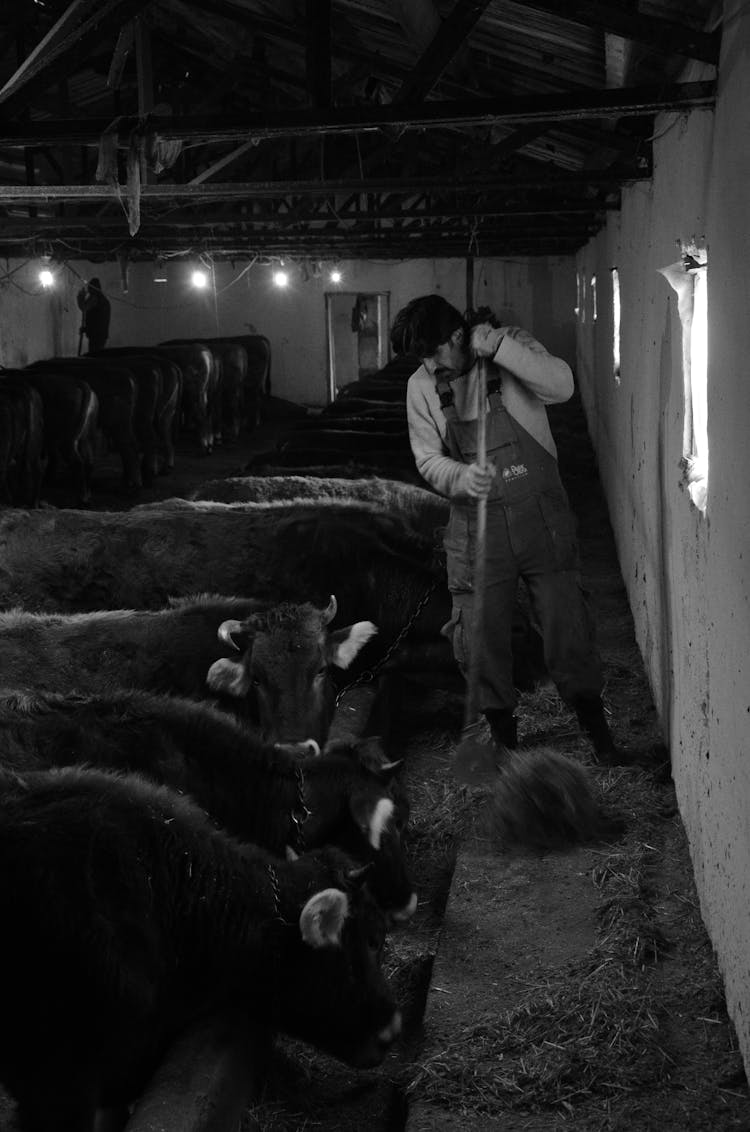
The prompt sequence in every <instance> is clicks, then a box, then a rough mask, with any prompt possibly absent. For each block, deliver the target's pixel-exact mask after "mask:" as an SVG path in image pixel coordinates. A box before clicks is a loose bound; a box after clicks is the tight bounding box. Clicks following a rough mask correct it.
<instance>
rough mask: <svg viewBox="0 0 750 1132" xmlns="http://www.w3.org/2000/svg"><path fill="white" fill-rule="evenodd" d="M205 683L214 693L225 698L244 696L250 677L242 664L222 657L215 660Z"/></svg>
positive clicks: (248, 686)
mask: <svg viewBox="0 0 750 1132" xmlns="http://www.w3.org/2000/svg"><path fill="white" fill-rule="evenodd" d="M206 683H207V684H208V686H209V688H211V690H212V691H214V692H223V693H224V695H226V696H246V695H247V693H248V691H249V689H250V677H249V675H248V673H247V671H246V669H245V666H244V664H239V663H238V662H237V661H236V660H230V659H229V658H228V657H226V656H223V657H221V659H220V660H215V661H214V663H213V664H212V665H211V667H210V668H209V670H208V672H207V673H206Z"/></svg>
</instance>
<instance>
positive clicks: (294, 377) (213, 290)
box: [0, 257, 575, 405]
mask: <svg viewBox="0 0 750 1132" xmlns="http://www.w3.org/2000/svg"><path fill="white" fill-rule="evenodd" d="M39 266H40V265H39V262H38V261H36V260H33V261H29V262H28V263H22V262H18V261H15V262H14V261H11V262H9V263H7V264H6V265H5V269H3V267H2V265H0V364H2V365H5V366H18V365H25V364H27V363H28V362H32V361H36V360H37V359H38V358H43V357H50V356H52V355H53V354H58V353H59V354H75V353H76V351H77V349H78V329H79V326H80V313H79V310H78V307H77V305H76V301H75V297H76V293H77V291H78V290H79V288H80V287H81V285H82V282H83V280H86V279H90V278H91V277H92V276H96V277H98V278H99V279H100V281H101V284H102V288H103V290H104V292H105V294H106V295H107V297H108V298H109V300H110V303H111V306H112V321H111V329H110V338H109V343H108V344H109V345H110V346H121V345H133V344H142V345H154V344H155V343H157V342H160V341H162V340H164V339H166V338H178V337H186V336H190V337H199V336H200V335H206V336H217V335H221V334H250V333H258V334H265V335H266V337H267V338H269V339H270V342H271V356H272V375H271V376H272V388H273V392H274V394H275V395H276V396H278V397H284V398H286V399H288V400H290V401H296V402H299V403H300V404H306V405H323V404H325V402H326V400H327V397H328V395H327V389H328V383H327V375H328V339H327V328H326V304H325V295H326V291H332V290H336V289H338V290H340V291H347V292H356V291H361V292H373V291H382V292H386V293H388V295H389V303H390V312H391V318H393V316H394V315H395V314H396V312H397V311H398V310H399V309H400V307H402V306H403V305H404V304H405V303H407V302H408V301H409V299H412V298H414V297H415V296H417V295H421V294H427V293H430V292H433V291H435V292H438V293H440V294H442V295H444V296H445V297H446V298H447V299H448V301H449V302H451V303H453V304H454V305H455V306H456V307H458V309H459V310H464V308H465V307H466V305H467V304H466V262H465V260H462V259H448V260H407V261H401V262H390V261H388V262H385V261H384V262H377V261H344V262H343V263H342V264H341V265H340V266H341V270H342V274H343V279H342V282H341V283H340V284H338V285H337V287H336V286H334V285H333V284H331V283H330V282H328V280H327V273H325V272H323V273H321V274H320V275H316V273H314V272H313V271H312V268H311V266H308V265H302V264H291V265H290V276H291V279H290V285H289V287H288V288H287V289H286V290H280V289H279V288H277V287H275V286H274V285H273V283H272V281H271V274H272V270H273V268H274V267H278V264H275V265H273V267H272V266H269V265H267V264H264V265H261V264H259V263H252V264H248V263H245V264H241V263H239V262H238V263H236V264H234V265H233V264H231V263H216V265H215V267H214V274H213V281H212V282H213V285H212V286H211V287H210V288H209V289H208V290H207V291H205V292H196V291H195V290H194V288H192V287H191V285H190V281H189V276H190V270H191V267H192V265H191V264H188V263H187V262H186V261H184V260H179V261H178V260H172V261H171V262H168V263H167V265H166V275H167V280H168V282H167V283H166V284H164V283H154V281H153V275H154V270H153V265H152V264H151V263H131V264H129V266H128V268H127V291H125V290H124V286H123V279H122V275H121V269H120V265H119V264H118V263H116V262H111V263H101V264H95V265H93V264H90V263H83V262H81V261H75V260H71V261H69V262H68V263H67V264H65V265H64V266H60V268H59V269H58V272H57V275H58V278H57V285H56V287H55V290H54V291H49V292H45V291H42V289H41V287H40V286H39V284H38V282H37V272H38V269H39ZM305 267H307V270H305ZM574 280H575V265H574V262H573V260H572V258H571V257H560V258H557V257H555V258H549V259H547V258H543V257H540V258H536V259H518V260H493V259H476V260H475V263H474V305H475V306H489V307H491V308H492V309H493V310H494V311H495V312H496V313H497V314H498V316H499V317H502V319H503V321H507V322H513V323H515V322H518V323H520V324H521V325H524V326H526V327H528V328H529V329H530V330H532V332H533V333H535V334H536V335H537V337H538V338H539V339H540V340H541V341H542V342H544V344H545V345H546V346H547V348H548V349H550V350H551V351H553V352H554V353H558V354H561V355H562V356H563V357H565V359H566V360H567V361H568V362H570V363H571V364H572V363H573V361H574V356H575V324H574V320H573V316H572V307H573V301H574V293H573V287H574ZM85 348H86V347H85V344H84V349H85ZM356 376H357V375H356V374H352V376H351V378H350V380H354V379H355V378H356Z"/></svg>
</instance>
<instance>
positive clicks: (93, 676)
mask: <svg viewBox="0 0 750 1132" xmlns="http://www.w3.org/2000/svg"><path fill="white" fill-rule="evenodd" d="M261 610H262V607H261V605H260V603H259V602H257V601H256V600H254V599H252V598H249V599H242V598H223V597H220V596H217V595H214V594H208V595H200V596H197V597H196V598H194V599H185V600H182V601H179V600H178V601H176V602H175V603H174V604H173V605H172V607H170V608H167V609H162V610H133V609H118V610H98V611H95V612H90V613H86V614H69V615H66V614H43V613H28V612H26V611H24V610H10V611H8V612H6V613H0V671H1V672H2V673H3V680H4V682H5V683H6V684H8V685H12V686H13V687H18V688H25V689H38V690H41V691H49V692H68V691H70V692H106V691H108V690H111V689H112V688H117V687H132V688H142V689H146V690H150V691H155V692H177V693H180V694H182V695H186V696H193V697H197V698H201V697H203V698H205V697H206V696H207V694H208V692H207V688H208V689H211V690H212V691H213V692H215V693H218V694H219V695H220V696H228V697H231V700H230V702H232V703H235V702H236V701H237V699H238V698H240V700H241V703H240V710H241V712H242V714H244V715H247V716H249V717H252V716H253V715H254V714H255V713H256V712H257V713H258V716H259V719H260V724H261V727H262V728H263V732H264V734H265V735H266V737H267V738H268V739H269V740H274V741H277V742H290V743H293V742H304V741H306V740H308V739H313V740H315V741H316V742H317V743H318V744H320V743H322V742H324V741H325V737H326V735H327V731H328V725H329V723H330V718H331V716H332V714H333V706H334V699H335V689H334V687H333V686H332V683H331V680H330V678H329V669H330V666H331V665H336V666H338V667H340V668H346V667H348V666H349V665H350V664H351V663H352V660H353V659H354V657H355V656H356V655H357V653H358V652H359V650H360V649H361V648H362V647H363V645H364V644H365V643H366V642H367V641H368V640H369V639H370V637H371V636H373V635H374V633H375V632H376V630H375V626H374V625H372V624H371V623H370V622H369V621H365V622H358V623H356V624H354V625H349V626H347V627H345V628H341V629H337V630H336V631H334V632H330V633H329V632H328V629H327V626H328V623H329V622H330V621H331V620H332V617H333V616H334V615H335V612H336V602H335V600H334V599H331V601H330V602H329V605H328V606H327V607H326V609H325V610H322V611H321V610H320V609H317V608H316V607H314V606H313V605H312V604H310V603H307V602H303V603H290V602H286V603H282V604H281V605H280V606H278V607H274V608H272V609H270V610H269V609H265V610H262V611H261ZM239 641H241V642H242V644H241V645H240V644H239V643H238V642H239ZM240 647H242V649H243V654H242V660H241V662H239V663H238V662H237V661H234V660H232V659H231V658H227V657H224V656H223V655H222V653H223V652H225V651H226V650H227V649H232V650H237V649H238V648H240Z"/></svg>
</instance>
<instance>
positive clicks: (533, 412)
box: [406, 326, 573, 499]
mask: <svg viewBox="0 0 750 1132" xmlns="http://www.w3.org/2000/svg"><path fill="white" fill-rule="evenodd" d="M502 329H503V338H502V340H501V342H500V345H499V346H498V348H497V351H496V353H495V356H494V357H493V358H492V361H493V362H494V364H495V365H496V366H498V367H499V369H500V376H501V378H502V401H503V406H504V407H505V409H507V411H508V413H509V414H510V415H511V416H512V417H513V418H514V419H515V420H516V421H517V422H518V423H519V424H520V425H521V426H522V428H525V429H526V431H527V432H528V433H530V434H531V435H532V436H533V437H534V439H535V440H536V441H538V442H539V444H541V445H542V446H543V447H544V448H546V449H547V451H548V452H550V453H551V454H552V455H553V456H554V457H555V458H556V457H557V448H556V446H555V442H554V440H553V438H552V433H551V432H550V427H549V421H548V419H547V410H546V409H545V405H552V404H557V403H559V402H562V401H567V400H568V399H569V398H570V397H571V396H572V394H573V374H572V372H571V369H570V366H569V365H568V363H567V362H566V361H563V359H562V358H556V357H554V356H553V355H552V354H550V353H548V351H547V350H545V348H544V346H542V344H541V343H540V342H537V340H536V339H535V338H533V337H532V336H531V334H529V333H528V331H526V330H522V329H521V328H520V327H517V326H512V327H503V328H502ZM478 381H479V366H478V363H476V362H475V364H474V365H473V366H472V368H471V369H470V370H469V371H468V372H467V373H465V374H462V375H461V376H460V377H458V378H456V379H455V380H454V381H452V382H451V388H452V389H453V394H454V405H455V408H456V415H457V416H458V418H459V420H463V421H471V420H476V418H477V388H478ZM406 418H407V422H408V426H409V441H410V443H411V449H412V452H413V453H414V461H415V463H416V466H417V471H418V472H419V474H420V475H421V476H422V477H423V479H425V480H426V481H427V483H428V484H430V486H431V487H433V488H434V489H435V490H436V491H438V492H440V494H441V495H445V496H447V497H448V498H449V499H453V498H462V497H463V492H462V490H461V483H462V474H463V471H464V469H465V465H464V464H463V463H461V461H458V460H454V459H453V457H452V456H450V455H449V454H448V446H447V444H446V435H447V421H446V419H445V415H444V413H443V411H442V409H441V408H440V397H439V395H438V392H437V386H436V383H435V379H434V378H433V377H430V375H429V374H428V372H427V370H426V369H425V368H424V366H420V367H419V369H418V370H417V371H416V372H415V373H413V374H412V375H411V377H410V378H409V381H408V384H407V387H406Z"/></svg>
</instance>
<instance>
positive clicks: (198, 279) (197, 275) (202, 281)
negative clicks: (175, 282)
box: [190, 271, 208, 291]
mask: <svg viewBox="0 0 750 1132" xmlns="http://www.w3.org/2000/svg"><path fill="white" fill-rule="evenodd" d="M190 282H191V283H192V284H193V286H194V287H197V288H198V289H199V290H201V291H202V290H203V289H204V287H207V286H208V276H207V275H206V273H205V271H194V272H193V274H192V275H191V276H190Z"/></svg>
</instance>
